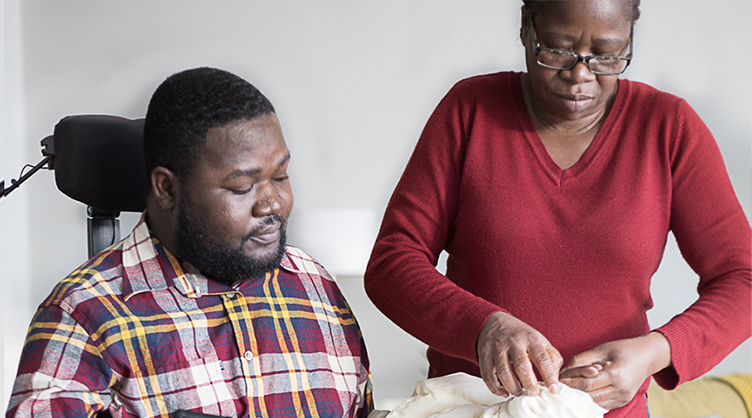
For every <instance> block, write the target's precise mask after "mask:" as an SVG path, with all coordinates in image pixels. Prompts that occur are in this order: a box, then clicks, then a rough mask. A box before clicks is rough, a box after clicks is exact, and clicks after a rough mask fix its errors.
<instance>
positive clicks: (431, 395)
mask: <svg viewBox="0 0 752 418" xmlns="http://www.w3.org/2000/svg"><path fill="white" fill-rule="evenodd" d="M559 388H560V390H559V393H557V394H556V395H554V394H552V393H551V392H549V391H548V389H547V388H546V387H545V386H543V385H542V384H541V393H540V395H538V396H510V397H508V398H504V397H501V396H496V395H494V394H492V393H491V392H490V391H489V390H488V388H487V387H486V384H485V383H483V380H482V379H481V378H479V377H475V376H470V375H468V374H465V373H454V374H450V375H448V376H442V377H437V378H433V379H427V380H424V381H422V382H418V384H417V385H416V386H415V391H414V392H413V396H411V397H410V398H408V399H406V400H405V401H404V402H402V403H401V404H400V405H399V406H397V407H396V408H395V409H394V410H393V411H391V412H390V413H388V414H386V415H384V412H383V411H379V413H378V414H374V415H373V416H374V417H385V418H603V414H605V413H606V412H607V410H605V409H603V408H601V407H600V406H598V405H597V404H596V403H595V402H593V400H592V399H591V398H590V395H588V394H587V393H585V392H582V391H579V390H577V389H572V388H570V387H568V386H566V385H563V384H560V385H559ZM374 412H376V411H374Z"/></svg>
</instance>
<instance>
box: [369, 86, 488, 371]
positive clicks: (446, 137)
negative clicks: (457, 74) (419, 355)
mask: <svg viewBox="0 0 752 418" xmlns="http://www.w3.org/2000/svg"><path fill="white" fill-rule="evenodd" d="M468 102H469V103H468ZM473 111H474V110H473V104H472V101H471V100H460V96H459V93H458V92H457V87H455V88H454V89H453V90H452V91H450V92H449V93H448V94H447V96H446V97H444V99H443V100H442V101H441V102H440V103H439V105H438V107H437V108H436V110H435V111H434V113H433V114H432V115H431V117H430V118H429V120H428V122H427V125H426V127H425V129H424V131H423V133H422V135H421V137H420V139H419V141H418V144H417V145H416V147H415V150H414V152H413V154H412V157H411V158H410V160H409V162H408V165H407V167H406V169H405V171H404V173H403V175H402V178H401V179H400V181H399V183H398V185H397V187H396V189H395V191H394V193H393V195H392V197H391V199H390V202H389V205H388V207H387V209H386V213H385V215H384V219H383V222H382V225H381V230H380V232H379V235H378V238H377V240H376V244H375V246H374V249H373V252H372V254H371V259H370V261H369V263H368V267H367V269H366V273H365V285H366V291H367V293H368V295H369V297H370V298H371V300H372V301H373V302H374V304H375V305H376V306H377V307H378V308H379V309H380V310H381V311H382V312H383V313H384V314H385V315H386V316H387V317H389V318H390V319H391V320H392V321H394V322H395V323H396V324H397V325H399V326H400V327H402V328H403V329H404V330H406V331H407V332H408V333H410V334H412V335H413V336H415V337H416V338H418V339H420V340H421V341H423V342H425V343H426V344H428V345H429V346H431V347H433V348H434V349H436V350H438V351H441V352H443V353H445V354H448V355H450V356H453V357H459V358H463V359H466V360H468V361H471V362H474V363H476V364H477V353H476V340H477V337H478V333H479V332H480V328H481V327H482V326H483V323H484V322H485V321H486V319H487V318H488V317H489V316H490V315H491V314H492V313H494V312H496V311H500V310H501V309H500V308H498V307H497V306H495V305H494V304H492V303H490V302H487V301H485V300H484V299H482V298H480V297H477V296H475V295H473V294H471V293H470V292H468V291H466V290H464V289H462V288H460V287H459V286H458V285H456V284H455V283H454V282H452V281H450V280H449V279H448V278H447V277H445V276H444V275H442V274H441V273H439V272H438V271H437V270H436V268H435V265H436V262H437V260H438V256H439V253H440V252H441V251H442V250H443V249H445V248H447V246H448V245H449V244H450V243H451V240H452V235H453V222H454V219H455V217H456V214H457V207H458V201H459V199H460V197H459V192H460V182H461V177H462V175H463V160H464V154H465V147H466V144H465V142H466V141H467V137H468V132H469V131H470V130H471V129H472V113H473Z"/></svg>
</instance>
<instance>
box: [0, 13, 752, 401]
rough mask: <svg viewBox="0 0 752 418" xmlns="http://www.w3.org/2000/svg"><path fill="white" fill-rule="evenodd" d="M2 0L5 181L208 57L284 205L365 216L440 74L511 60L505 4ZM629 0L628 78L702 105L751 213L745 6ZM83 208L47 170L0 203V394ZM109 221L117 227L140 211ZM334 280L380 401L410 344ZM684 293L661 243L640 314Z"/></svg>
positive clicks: (515, 22) (514, 28)
mask: <svg viewBox="0 0 752 418" xmlns="http://www.w3.org/2000/svg"><path fill="white" fill-rule="evenodd" d="M1 4H2V6H0V11H2V18H3V22H4V26H3V29H4V34H3V41H4V42H3V46H2V48H3V59H4V65H3V68H2V73H1V74H2V79H3V83H2V85H3V90H2V99H3V109H4V110H3V114H2V115H0V122H2V125H1V126H0V135H2V136H1V137H0V178H3V177H4V178H5V180H6V184H7V183H8V182H9V180H10V178H17V177H18V172H19V170H20V168H21V167H22V166H23V165H24V164H26V163H36V162H37V161H39V160H40V158H41V155H40V147H39V141H40V140H41V139H42V138H43V137H45V136H46V135H49V134H51V132H52V129H53V127H54V125H55V123H56V122H57V121H58V120H59V119H60V118H62V117H63V116H66V115H71V114H82V113H104V114H114V115H120V116H125V117H130V118H138V117H142V116H143V115H144V113H145V111H146V105H147V102H148V99H149V97H150V94H151V93H152V91H153V90H154V89H155V88H156V86H157V85H158V84H159V83H160V82H161V81H162V80H163V79H164V78H165V77H166V76H168V75H169V74H171V73H174V72H176V71H179V70H182V69H185V68H189V67H194V66H200V65H209V66H216V67H220V68H224V69H227V70H230V71H233V72H235V73H237V74H239V75H241V76H243V77H244V78H246V79H248V80H250V81H251V82H252V83H254V84H255V85H256V86H257V87H259V88H260V89H261V90H262V91H263V92H264V93H265V94H266V95H267V96H268V97H269V98H270V99H271V100H272V102H273V103H274V105H275V106H276V108H277V110H278V115H279V118H280V120H281V122H282V127H283V131H284V133H285V136H286V138H287V141H288V146H289V148H290V149H291V150H292V153H293V160H292V164H291V170H290V171H291V177H292V182H293V188H294V192H295V197H296V209H295V212H294V213H305V212H306V211H308V210H313V209H320V208H325V209H326V208H334V209H348V208H354V209H358V210H364V209H365V210H367V211H370V213H371V214H373V216H375V217H377V218H379V217H380V216H381V213H382V212H383V209H384V207H385V205H386V202H387V200H388V197H389V195H390V193H391V190H392V189H393V187H394V185H395V184H396V181H397V179H398V177H399V175H400V173H401V171H402V169H403V167H404V165H405V163H406V161H407V158H408V157H409V154H410V152H411V150H412V147H413V146H414V144H415V142H416V140H417V138H418V135H419V133H420V131H421V129H422V127H423V124H424V123H425V121H426V118H427V117H428V115H429V114H430V112H431V111H432V110H433V108H434V106H435V105H436V104H437V103H438V101H439V100H440V99H441V97H442V96H443V95H444V93H445V92H446V91H447V90H448V89H449V88H450V86H451V85H452V84H453V83H454V82H456V81H458V80H459V79H461V78H464V77H467V76H471V75H474V74H480V73H487V72H493V71H499V70H506V69H512V70H522V69H523V61H522V55H523V49H522V47H521V44H520V41H519V39H518V31H519V7H520V4H521V2H519V1H517V0H514V1H441V2H439V1H359V2H347V1H297V2H293V1H249V2H219V1H206V2H200V1H194V2H187V1H163V2H149V1H106V2H105V1H102V2H93V1H86V2H85V1H64V2H63V1H60V2H44V1H28V2H23V3H20V4H19V3H18V2H12V1H5V2H3V3H1ZM642 11H643V17H642V18H641V19H640V21H639V22H638V24H637V27H636V30H635V57H636V58H635V60H634V62H633V65H632V67H631V68H629V70H628V71H627V73H626V74H625V75H624V77H626V78H630V79H634V80H640V81H644V82H647V83H649V84H652V85H654V86H656V87H658V88H660V89H663V90H666V91H669V92H672V93H674V94H677V95H679V96H682V97H684V98H686V99H687V100H688V101H689V103H690V104H691V105H692V106H693V107H694V108H695V109H696V110H697V111H698V113H699V114H700V115H701V116H702V117H703V119H704V120H705V122H706V123H707V124H708V125H709V127H710V129H711V130H712V131H713V132H714V134H715V136H716V138H717V140H718V143H719V145H720V147H721V151H722V152H723V154H724V157H725V159H726V163H727V166H728V170H729V173H730V175H731V177H732V181H733V183H734V186H735V188H736V191H737V194H738V196H739V199H740V201H741V202H742V205H743V207H744V209H745V211H746V212H747V214H748V216H749V213H750V207H751V205H750V200H751V199H750V191H751V190H752V188H751V187H750V167H751V163H750V155H751V153H752V152H751V151H750V148H751V142H752V141H750V138H751V137H752V134H751V132H752V117H751V116H752V105H751V102H750V100H751V97H752V87H751V82H750V81H751V77H750V75H749V74H750V73H749V71H750V68H752V62H751V59H750V57H751V55H750V54H749V45H750V41H752V34H751V26H752V25H751V22H752V2H749V1H747V0H740V1H707V0H706V1H650V0H647V1H645V2H643V7H642ZM293 216H295V215H294V214H293ZM84 219H85V209H84V207H83V206H82V205H80V204H78V203H76V202H74V201H72V200H70V199H68V198H66V197H65V196H63V195H62V194H61V193H60V192H58V191H57V189H56V187H55V184H54V177H53V173H52V172H49V171H43V172H40V173H39V174H37V175H36V176H34V177H32V179H31V180H29V181H28V182H27V183H26V184H25V185H24V186H22V187H21V188H20V189H19V190H18V191H16V192H14V193H13V194H12V195H11V196H9V197H8V198H6V199H3V200H2V201H1V202H0V257H2V258H0V286H2V287H1V288H2V289H3V291H2V292H0V303H2V305H0V306H2V309H0V315H1V316H0V338H2V339H0V347H2V350H3V356H2V357H3V361H0V374H2V375H3V376H4V379H2V380H0V384H1V385H3V386H0V400H2V402H3V404H4V405H7V400H8V397H9V393H10V384H11V382H12V378H13V376H14V374H15V369H16V367H17V362H18V355H19V353H20V347H21V345H22V342H23V337H24V335H25V331H26V327H27V326H28V322H29V319H30V318H31V315H32V314H33V311H34V309H35V307H36V305H37V304H38V303H39V302H40V301H41V300H42V299H43V298H44V297H45V296H46V295H47V294H48V292H49V291H50V289H51V288H52V286H53V285H54V284H55V283H56V282H57V281H59V280H60V279H62V278H63V277H64V276H65V275H66V274H67V273H68V272H70V271H71V270H73V269H74V268H76V266H78V265H79V264H80V263H81V262H83V261H84V260H85V259H86V236H85V231H86V226H85V221H84ZM122 219H123V221H122V222H123V232H124V234H125V233H127V231H128V230H129V229H130V227H131V226H132V225H133V223H134V222H135V220H136V216H134V215H124V216H123V217H122ZM374 228H375V226H374ZM291 233H292V234H293V238H295V237H294V231H291ZM298 239H299V240H300V241H303V240H305V237H298ZM308 250H309V251H310V252H311V253H313V254H314V255H316V252H317V251H323V250H318V249H315V248H308ZM339 281H340V285H341V286H342V288H343V291H344V292H345V293H346V295H347V297H348V298H349V299H350V303H351V305H353V309H354V310H355V313H356V315H357V316H358V318H359V320H360V322H361V324H362V326H363V329H364V334H365V337H366V341H367V343H368V345H369V350H370V353H371V356H372V371H373V378H374V382H375V385H376V401H377V406H379V407H382V408H389V407H391V406H393V405H394V402H396V401H397V400H400V399H402V398H405V397H407V396H409V395H410V392H411V391H412V387H413V386H414V383H415V382H416V381H417V380H420V379H422V378H423V377H424V376H425V371H426V365H425V360H424V357H423V354H422V351H423V349H424V347H423V346H422V344H420V343H419V342H417V341H416V340H414V339H413V338H412V337H410V336H408V335H406V334H405V333H403V332H402V331H400V330H399V329H397V328H396V327H394V326H393V325H391V323H390V322H389V321H388V320H386V319H385V318H384V317H383V316H382V315H381V314H380V313H379V312H378V311H377V310H376V309H375V308H373V306H372V305H370V303H369V302H368V300H367V298H365V296H364V294H363V291H362V283H361V282H362V278H361V277H359V276H358V275H357V274H356V275H348V276H344V275H343V276H340V277H339ZM695 287H696V276H695V275H694V273H692V272H691V270H689V269H688V268H687V267H686V265H685V264H684V263H683V261H682V260H681V257H680V256H679V255H678V252H677V250H676V247H675V244H673V243H669V247H668V249H667V254H666V258H665V260H664V263H663V265H662V267H661V269H660V271H659V273H658V274H657V275H656V277H655V278H654V283H653V291H654V296H655V297H654V299H655V303H656V308H655V309H654V310H652V311H651V312H650V320H651V323H652V324H653V325H654V326H657V325H660V324H661V323H663V322H665V321H666V320H668V319H669V318H670V317H671V316H673V315H675V314H676V313H678V312H680V311H681V310H682V309H684V308H685V307H686V306H687V305H689V304H690V303H691V302H692V300H693V299H694V298H695V297H696V290H695ZM751 364H752V359H751V348H750V342H749V341H748V342H747V343H745V344H744V345H743V346H742V347H741V348H740V349H739V350H737V351H736V352H735V353H734V354H733V355H732V356H731V357H729V358H728V359H727V360H726V361H725V362H724V363H722V364H721V365H720V366H719V367H718V368H716V369H715V370H714V371H713V372H712V373H714V374H722V373H727V372H731V371H736V372H740V371H745V372H749V371H750V369H752V365H751Z"/></svg>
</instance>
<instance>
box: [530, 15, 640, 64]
mask: <svg viewBox="0 0 752 418" xmlns="http://www.w3.org/2000/svg"><path fill="white" fill-rule="evenodd" d="M528 18H529V20H530V31H531V33H532V35H533V47H535V62H537V63H538V65H540V66H541V67H545V68H550V69H552V70H562V71H566V70H571V69H572V68H574V67H575V66H576V65H577V64H578V63H579V62H580V61H582V62H584V63H585V66H586V67H587V68H588V70H589V71H590V72H591V73H593V74H596V75H619V74H623V73H624V71H626V70H627V67H629V64H630V63H631V62H632V52H633V50H632V48H633V45H634V39H633V38H634V26H632V27H631V28H630V29H629V54H627V56H626V57H622V56H618V55H616V56H608V55H588V56H584V55H580V54H578V53H576V52H571V51H563V50H561V49H551V48H545V47H542V46H540V43H539V42H538V37H537V36H536V34H535V24H534V23H533V14H532V13H530V12H528ZM541 51H547V52H553V53H556V54H564V55H571V56H573V57H575V58H577V59H576V60H575V61H574V62H573V63H572V65H570V66H569V67H568V68H561V67H553V66H551V65H547V64H544V63H542V62H540V60H539V59H538V53H540V52H541ZM592 59H605V60H609V59H619V60H625V61H627V64H626V65H625V66H624V68H622V69H621V71H619V72H618V73H604V72H602V71H593V69H592V68H590V60H592Z"/></svg>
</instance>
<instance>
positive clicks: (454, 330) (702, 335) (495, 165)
mask: <svg viewBox="0 0 752 418" xmlns="http://www.w3.org/2000/svg"><path fill="white" fill-rule="evenodd" d="M669 231H673V233H674V235H675V237H676V240H677V242H678V244H679V248H680V249H681V252H682V254H683V256H684V258H685V259H686V261H687V263H688V264H689V265H690V266H691V267H692V269H693V270H694V271H695V272H696V273H697V274H698V276H699V285H698V291H699V294H700V297H699V299H698V301H696V302H695V303H694V304H693V305H692V306H691V307H690V308H688V309H687V310H686V311H685V312H684V313H682V314H680V315H677V316H676V317H674V318H673V319H672V320H671V321H670V322H668V323H667V324H666V325H664V326H662V327H660V328H658V331H660V332H662V333H663V334H664V335H666V337H667V338H668V340H669V342H670V344H671V355H672V360H673V367H672V368H670V369H667V370H664V371H662V372H660V373H659V374H658V375H656V376H655V377H656V380H657V381H658V382H659V383H660V384H661V385H662V386H664V387H666V388H673V387H675V386H676V385H677V384H679V383H682V382H684V381H687V380H691V379H695V378H697V377H699V376H701V375H702V374H703V373H705V372H706V371H708V370H709V369H711V368H712V367H713V366H714V365H715V364H717V363H718V362H719V361H720V360H721V359H723V358H724V357H725V356H726V355H727V354H728V353H729V352H731V351H732V350H733V349H734V348H735V347H736V346H738V345H739V344H740V343H741V342H743V341H744V340H745V339H747V338H748V337H749V336H750V334H752V329H751V328H752V327H751V325H750V318H751V316H752V313H751V312H750V299H751V297H752V296H751V293H750V284H751V282H752V279H751V278H750V276H751V274H750V264H751V263H752V256H751V255H750V253H751V251H750V246H751V244H750V243H751V242H752V234H751V233H750V226H749V223H748V221H747V219H746V217H745V215H744V213H743V211H742V208H741V206H740V205H739V203H738V201H737V199H736V196H735V194H734V191H733V189H732V187H731V183H730V182H729V179H728V175H727V174H726V170H725V166H724V164H723V160H722V158H721V154H720V152H719V150H718V147H717V145H716V143H715V141H714V139H713V137H712V135H711V133H710V132H709V131H708V129H707V127H706V126H705V125H704V124H703V122H702V121H701V120H700V118H699V117H698V115H697V114H696V113H695V112H694V111H693V110H692V109H691V108H690V106H689V105H688V104H687V103H686V102H685V101H684V100H682V99H680V98H677V97H675V96H673V95H670V94H667V93H663V92H660V91H658V90H656V89H654V88H652V87H649V86H647V85H644V84H641V83H638V82H632V81H628V80H620V82H619V91H618V93H617V97H616V99H615V103H614V105H613V107H612V109H611V111H610V113H609V115H608V117H607V119H606V121H605V122H604V124H603V127H602V128H601V130H600V132H599V133H598V135H597V136H596V137H595V139H594V141H593V143H592V144H591V145H590V147H589V148H588V150H587V151H586V152H585V154H584V155H583V156H582V158H581V159H580V161H578V162H577V163H576V164H575V165H574V166H572V167H571V168H569V169H566V170H562V169H561V168H560V167H559V166H557V165H556V163H555V162H554V161H553V160H552V159H551V157H550V156H549V155H548V153H547V152H546V149H545V147H544V145H543V143H542V142H541V139H540V138H539V137H538V135H537V133H536V131H535V129H534V127H533V123H532V121H531V119H530V117H529V115H528V113H527V110H526V108H525V104H524V100H523V96H522V89H521V85H520V74H519V73H498V74H490V75H485V76H479V77H473V78H470V79H467V80H464V81H461V82H459V83H458V84H457V85H456V86H455V87H454V88H453V89H452V90H451V91H450V92H449V93H448V94H447V95H446V97H444V99H443V100H442V101H441V103H440V104H439V106H438V107H437V108H436V110H435V111H434V113H433V115H432V116H431V118H430V119H429V120H428V123H427V125H426V127H425V130H424V131H423V134H422V135H421V137H420V140H419V141H418V144H417V146H416V148H415V151H414V153H413V155H412V157H411V159H410V161H409V163H408V165H407V168H406V169H405V172H404V174H403V175H402V179H401V180H400V182H399V184H398V185H397V188H396V189H395V191H394V194H393V195H392V198H391V200H390V202H389V206H388V208H387V210H386V214H385V215H384V221H383V224H382V226H381V231H380V233H379V237H378V239H377V242H376V245H375V247H374V249H373V253H372V255H371V260H370V262H369V265H368V269H367V271H366V276H365V281H366V290H367V292H368V295H369V296H370V297H371V299H372V300H373V302H374V303H375V304H376V306H378V307H379V309H381V310H382V311H383V312H384V313H385V314H386V315H387V316H388V317H389V318H390V319H392V320H393V321H394V322H395V323H397V324H398V325H399V326H400V327H402V328H403V329H405V330H406V331H407V332H409V333H411V334H412V335H414V336H415V337H417V338H419V339H420V340H422V341H423V342H425V343H426V344H428V345H429V350H428V359H429V362H430V372H429V375H430V376H440V375H445V374H449V373H452V372H455V371H464V372H467V373H470V374H475V375H478V374H479V371H478V366H477V355H476V347H475V343H476V339H477V337H478V333H479V331H480V329H481V326H482V325H483V323H484V322H485V320H486V319H487V318H488V317H489V316H490V315H491V314H492V313H494V312H496V311H499V310H503V311H505V312H508V313H510V314H512V315H514V316H515V317H517V318H519V319H520V320H522V321H524V322H526V323H527V324H529V325H531V326H532V327H533V328H535V329H537V330H538V331H540V332H541V333H542V334H543V335H544V336H545V337H546V338H548V340H549V341H550V342H551V344H553V346H554V347H556V348H557V349H558V350H559V351H560V352H561V354H562V356H563V357H564V362H565V364H566V362H567V361H568V360H569V359H570V358H571V357H572V356H573V355H575V354H577V353H580V352H583V351H586V350H588V349H590V348H593V347H595V346H596V345H599V344H601V343H604V342H607V341H613V340H617V339H622V338H629V337H635V336H639V335H642V334H645V333H647V332H649V331H650V327H649V326H648V321H647V317H646V314H645V312H646V311H647V310H648V309H650V308H651V307H652V306H653V302H652V300H651V297H650V278H651V276H652V275H653V274H654V273H655V271H656V269H657V268H658V265H659V263H660V261H661V258H662V256H663V251H664V248H665V244H666V238H667V234H668V232H669ZM444 249H445V250H446V251H447V252H448V253H449V259H448V262H447V273H446V276H444V275H442V274H440V273H438V272H437V271H436V269H435V268H434V266H435V265H436V261H437V258H438V255H439V253H440V252H441V251H442V250H444ZM646 387H647V381H646V383H645V384H644V385H643V387H642V390H641V391H640V392H639V393H638V396H635V399H634V400H633V401H632V402H631V403H630V404H628V405H627V406H625V407H623V408H619V409H616V410H613V411H612V412H610V413H609V415H608V416H609V418H615V417H627V416H628V417H644V416H646V413H645V400H644V396H639V395H640V394H642V393H644V390H645V389H646Z"/></svg>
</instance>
